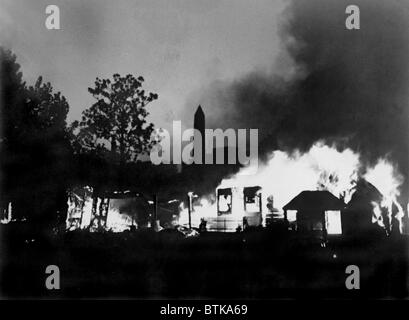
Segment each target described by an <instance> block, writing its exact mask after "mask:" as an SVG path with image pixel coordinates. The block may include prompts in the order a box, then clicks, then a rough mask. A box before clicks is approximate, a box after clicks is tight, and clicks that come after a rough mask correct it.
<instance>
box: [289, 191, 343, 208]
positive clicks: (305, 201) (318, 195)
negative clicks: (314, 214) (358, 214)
mask: <svg viewBox="0 0 409 320" xmlns="http://www.w3.org/2000/svg"><path fill="white" fill-rule="evenodd" d="M344 207H345V203H344V202H343V201H342V200H340V199H339V198H337V197H336V196H334V195H333V194H332V193H331V192H329V191H302V192H301V193H300V194H299V195H298V196H296V197H295V198H294V199H292V200H291V201H290V202H289V203H287V204H286V205H285V206H284V207H283V209H284V210H317V211H325V210H342V209H344Z"/></svg>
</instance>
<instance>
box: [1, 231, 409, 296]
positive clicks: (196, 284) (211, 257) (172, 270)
mask: <svg viewBox="0 0 409 320" xmlns="http://www.w3.org/2000/svg"><path fill="white" fill-rule="evenodd" d="M17 230H18V231H17ZM21 230H22V229H21V228H17V227H12V226H11V225H3V226H1V230H0V231H1V233H0V234H1V236H2V244H3V245H2V251H1V257H2V261H1V263H2V274H1V279H2V280H1V286H0V287H1V289H2V291H3V292H2V295H3V296H5V297H8V298H28V297H33V298H37V297H41V298H251V299H252V298H295V297H324V298H337V297H342V298H366V297H376V298H395V297H396V298H402V297H407V296H408V290H407V289H408V287H407V284H408V283H409V281H408V275H409V272H408V270H409V268H408V261H409V259H408V252H409V251H408V240H409V239H408V237H407V236H402V237H397V238H393V239H392V238H387V239H385V238H384V239H377V240H376V239H372V240H363V239H360V238H355V239H346V238H338V239H330V241H329V243H328V244H327V246H326V247H322V246H321V244H320V242H319V241H310V240H309V241H307V240H305V239H300V238H299V237H298V236H297V235H296V234H294V233H289V234H287V233H276V232H274V231H272V230H267V229H261V230H253V231H250V232H242V233H207V234H202V235H201V236H200V237H194V238H183V237H182V236H181V235H180V234H178V233H171V232H170V233H154V232H151V231H149V230H145V231H137V232H135V233H127V232H126V233H116V234H114V233H89V232H85V231H78V232H67V233H63V234H59V235H54V236H51V237H38V236H35V235H33V234H30V232H29V231H25V232H23V231H21ZM351 264H353V265H357V266H359V268H360V277H361V282H360V287H361V289H360V290H347V289H346V287H345V279H346V278H347V276H348V275H347V274H346V273H345V269H346V267H347V266H348V265H351ZM47 265H57V266H58V267H59V268H60V273H61V289H60V290H51V291H49V290H47V289H46V287H45V279H46V277H47V276H48V275H46V274H45V269H46V267H47Z"/></svg>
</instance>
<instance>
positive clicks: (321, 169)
mask: <svg viewBox="0 0 409 320" xmlns="http://www.w3.org/2000/svg"><path fill="white" fill-rule="evenodd" d="M252 169H253V168H243V169H242V170H241V171H240V172H239V173H237V174H235V175H234V176H232V177H229V178H226V179H224V180H222V182H221V183H220V185H219V186H218V187H217V189H219V188H230V187H235V188H243V187H247V186H261V187H262V204H263V213H262V214H263V218H264V217H265V214H266V213H268V210H267V207H266V204H267V198H268V197H270V198H269V200H270V201H271V196H272V197H273V199H274V207H275V208H276V209H278V210H279V211H280V212H282V207H283V206H284V205H285V204H286V203H287V202H289V201H290V200H291V199H292V198H294V197H295V196H296V195H297V194H299V193H300V192H301V191H304V190H328V191H329V192H331V193H333V194H334V195H335V196H338V197H341V198H343V200H344V201H345V202H346V203H348V202H349V200H350V198H351V196H352V194H353V192H354V186H355V184H356V181H357V179H358V177H359V172H366V173H365V174H364V175H363V176H362V177H363V178H365V179H366V180H367V181H368V182H370V183H371V184H373V185H374V186H375V187H376V188H377V189H378V190H379V191H380V192H381V193H382V195H383V196H384V201H383V202H382V204H380V205H381V206H385V207H390V206H391V205H392V203H394V204H396V205H397V207H398V208H399V210H401V212H403V210H402V207H401V206H400V205H399V204H398V203H397V201H396V197H397V196H398V195H399V187H400V185H401V184H402V182H403V179H402V175H400V173H399V172H398V170H397V169H396V167H395V166H394V165H393V164H392V163H390V162H389V161H387V160H386V159H380V160H379V161H378V163H377V164H376V165H375V166H374V167H370V168H362V162H361V161H360V155H359V154H358V153H356V152H353V151H352V150H350V149H345V150H343V151H338V150H337V149H336V148H335V147H332V146H328V145H325V144H324V143H322V142H318V143H316V144H314V145H313V146H312V147H311V148H310V150H309V151H308V152H306V153H300V152H295V153H294V154H291V155H290V154H288V153H286V152H283V151H274V152H272V153H271V156H270V157H269V160H268V161H267V163H265V164H263V165H261V166H259V168H258V170H257V173H256V174H253V175H246V174H245V173H246V171H247V170H252ZM363 169H365V170H363ZM374 210H375V211H376V212H374V213H375V215H376V213H379V212H378V211H379V210H380V208H377V207H376V208H375V207H374ZM388 210H389V209H388ZM389 211H391V210H389ZM235 214H237V213H234V212H233V213H232V215H235ZM216 216H217V209H216V203H215V197H214V195H209V196H207V197H203V198H202V199H200V204H199V205H195V207H194V212H193V213H192V225H193V226H195V227H197V226H198V224H199V223H200V219H201V218H205V219H206V218H212V217H216ZM263 220H264V219H263ZM187 221H188V212H187V209H186V208H185V207H184V206H183V205H182V206H181V212H180V219H179V222H180V223H181V224H186V223H187Z"/></svg>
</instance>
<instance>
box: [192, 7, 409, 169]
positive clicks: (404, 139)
mask: <svg viewBox="0 0 409 320" xmlns="http://www.w3.org/2000/svg"><path fill="white" fill-rule="evenodd" d="M349 4H351V3H350V1H342V0H341V1H339V0H337V1H328V0H309V1H291V2H289V4H288V6H287V8H286V10H285V11H284V14H283V15H282V17H281V22H280V37H281V44H282V48H283V53H282V54H281V55H280V57H279V58H278V59H276V60H275V61H272V62H271V63H272V65H273V66H275V69H276V70H280V72H271V71H268V70H266V71H260V70H259V71H254V72H252V73H249V74H247V75H246V76H243V77H241V78H237V79H235V80H234V81H231V82H214V83H213V84H212V85H210V86H209V87H206V88H203V89H202V91H201V93H200V94H199V95H200V99H201V100H202V101H204V102H203V105H204V106H205V112H206V116H207V119H206V121H207V125H208V126H209V127H222V128H227V127H232V128H258V129H259V138H260V151H261V153H262V155H263V154H264V155H265V154H267V153H268V152H269V151H272V150H275V149H282V150H295V149H298V150H307V149H308V148H309V147H310V146H311V145H312V144H313V143H314V142H316V141H318V140H324V141H326V142H327V143H336V145H337V146H338V147H339V148H344V147H349V148H352V149H353V150H355V151H359V152H360V153H361V155H362V156H363V159H364V160H366V161H368V162H374V161H376V159H377V158H379V157H387V158H389V159H391V160H392V161H394V162H395V164H397V165H398V166H399V169H400V171H401V172H402V173H403V174H405V175H406V174H407V170H408V160H409V159H408V141H409V140H408V138H409V130H408V129H409V126H408V120H409V117H408V103H409V99H408V98H409V94H408V93H409V92H408V89H409V3H408V2H405V1H396V0H395V1H380V0H370V1H369V0H360V1H354V4H355V5H358V6H359V8H360V24H361V26H360V27H361V28H360V30H347V29H346V27H345V19H346V17H347V15H346V13H345V9H346V7H347V6H348V5H349ZM273 69H274V68H273ZM283 70H284V71H283ZM206 106H207V110H206Z"/></svg>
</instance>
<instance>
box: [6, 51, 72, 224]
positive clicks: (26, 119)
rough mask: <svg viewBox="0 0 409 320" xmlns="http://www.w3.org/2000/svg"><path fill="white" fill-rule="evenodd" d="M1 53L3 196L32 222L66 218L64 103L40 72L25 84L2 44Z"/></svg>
mask: <svg viewBox="0 0 409 320" xmlns="http://www.w3.org/2000/svg"><path fill="white" fill-rule="evenodd" d="M0 54H1V109H0V110H1V117H2V120H3V121H2V124H3V130H2V132H1V140H0V143H1V144H0V145H1V154H2V156H1V173H2V174H1V176H2V190H1V198H2V200H3V199H6V201H7V202H12V204H13V207H12V208H13V216H14V217H15V218H17V219H22V218H26V219H27V220H28V221H30V222H31V223H32V225H33V226H34V225H37V226H38V227H40V228H43V227H45V228H48V227H49V226H54V225H55V222H57V221H58V222H59V223H64V220H65V210H64V209H65V207H66V196H65V190H66V188H67V184H68V177H69V176H70V175H69V172H70V166H69V164H70V163H71V161H70V157H71V154H72V150H71V148H70V145H69V140H68V136H67V130H66V117H67V113H68V109H69V106H68V102H67V101H66V99H65V98H64V97H63V96H62V95H61V93H59V92H57V93H55V92H54V90H53V88H52V86H51V84H50V83H44V82H43V80H42V77H39V78H38V80H37V81H36V83H35V84H34V85H33V86H27V85H26V84H25V83H24V82H23V81H22V73H21V72H20V66H19V65H18V64H17V62H16V56H15V55H14V54H13V53H12V52H11V51H9V50H5V49H2V48H1V49H0ZM2 205H3V206H4V205H5V204H4V203H3V204H2Z"/></svg>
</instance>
